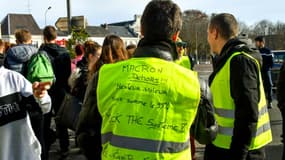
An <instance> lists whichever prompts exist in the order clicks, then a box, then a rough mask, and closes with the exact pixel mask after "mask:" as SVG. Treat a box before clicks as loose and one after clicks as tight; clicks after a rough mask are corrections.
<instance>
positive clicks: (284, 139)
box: [281, 108, 285, 159]
mask: <svg viewBox="0 0 285 160" xmlns="http://www.w3.org/2000/svg"><path fill="white" fill-rule="evenodd" d="M281 115H282V143H283V156H282V157H283V158H282V159H285V135H284V134H285V123H284V118H285V108H284V109H281Z"/></svg>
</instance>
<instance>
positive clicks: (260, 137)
mask: <svg viewBox="0 0 285 160" xmlns="http://www.w3.org/2000/svg"><path fill="white" fill-rule="evenodd" d="M240 54H243V55H245V56H247V57H249V58H251V59H252V60H253V61H254V62H255V63H256V64H257V66H258V70H259V93H260V100H259V103H258V111H259V116H258V122H257V128H256V132H255V133H254V135H253V137H252V140H251V145H250V147H249V150H254V149H259V148H261V147H263V146H264V145H266V144H268V143H269V142H271V141H272V135H271V128H270V119H269V115H268V110H267V105H266V98H265V94H264V89H263V84H262V79H261V73H260V66H259V63H258V62H257V60H256V59H254V58H253V57H251V56H250V55H248V54H246V53H243V52H236V53H234V54H233V55H232V56H231V57H230V58H229V59H228V60H227V62H226V63H225V65H224V66H223V68H222V69H221V70H220V71H219V72H218V73H217V74H216V76H215V77H214V79H213V82H212V84H211V86H210V88H211V92H212V94H213V103H214V107H215V118H216V120H217V122H218V125H219V131H218V135H217V137H216V139H215V140H214V141H213V144H214V145H215V146H217V147H220V148H224V149H229V148H230V145H231V142H232V136H233V129H234V121H235V107H236V106H235V103H234V99H233V98H232V96H231V91H230V75H231V73H230V64H231V60H232V58H233V57H235V56H237V55H240ZM232 74H235V73H232ZM245 125H246V124H245Z"/></svg>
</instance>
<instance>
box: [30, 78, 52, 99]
mask: <svg viewBox="0 0 285 160" xmlns="http://www.w3.org/2000/svg"><path fill="white" fill-rule="evenodd" d="M51 84H52V82H34V83H33V93H34V96H35V97H36V98H43V97H44V96H45V94H47V90H48V89H50V87H51Z"/></svg>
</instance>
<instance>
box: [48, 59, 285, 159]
mask: <svg viewBox="0 0 285 160" xmlns="http://www.w3.org/2000/svg"><path fill="white" fill-rule="evenodd" d="M195 70H197V71H198V72H199V76H200V77H201V78H202V79H205V80H207V78H208V76H209V75H210V73H211V72H212V68H211V65H208V64H201V65H197V66H196V67H195ZM276 105H277V102H276V100H275V101H274V102H273V108H272V109H270V110H269V114H270V121H271V129H272V135H273V141H272V142H271V143H270V144H269V145H267V146H266V157H267V160H281V159H282V158H281V156H282V150H283V145H282V143H281V137H280V135H281V133H282V118H281V114H280V111H279V109H278V108H277V106H276ZM70 144H71V145H70V152H69V155H68V156H67V157H66V158H65V160H86V158H85V157H84V156H83V155H82V154H81V153H80V150H79V149H78V148H76V147H75V142H74V133H73V132H72V131H70ZM58 149H59V145H58V142H56V143H55V144H53V146H52V147H51V150H50V158H49V160H60V156H59V153H58V152H57V150H58ZM203 154H204V146H203V145H200V144H198V143H196V160H203ZM213 160H214V159H213Z"/></svg>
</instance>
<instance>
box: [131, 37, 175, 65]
mask: <svg viewBox="0 0 285 160" xmlns="http://www.w3.org/2000/svg"><path fill="white" fill-rule="evenodd" d="M134 57H135V58H139V57H155V58H160V59H164V60H167V61H174V60H176V59H177V58H178V53H177V50H176V45H175V43H174V42H172V41H171V40H165V41H148V40H146V39H141V40H140V42H139V44H138V47H137V49H136V50H135V53H134Z"/></svg>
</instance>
